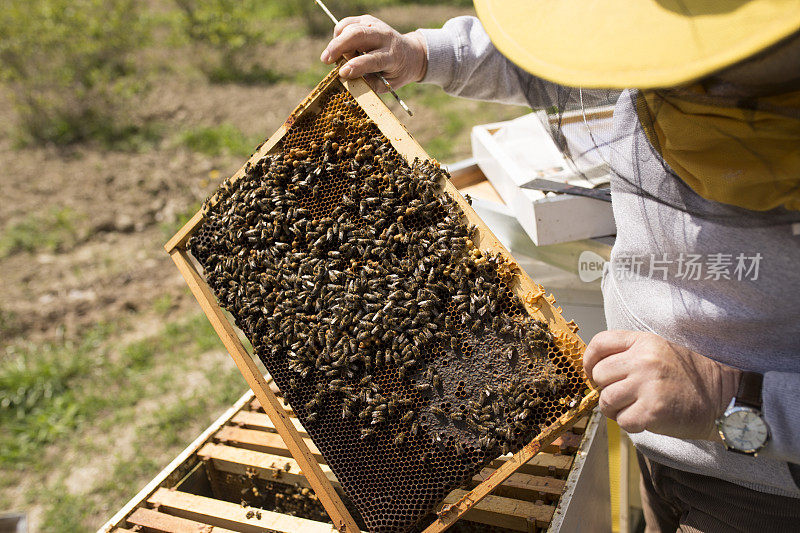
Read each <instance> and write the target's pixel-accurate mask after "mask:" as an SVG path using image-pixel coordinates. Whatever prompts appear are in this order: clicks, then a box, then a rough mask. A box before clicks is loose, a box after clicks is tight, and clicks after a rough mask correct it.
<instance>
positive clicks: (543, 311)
mask: <svg viewBox="0 0 800 533" xmlns="http://www.w3.org/2000/svg"><path fill="white" fill-rule="evenodd" d="M332 84H341V85H343V86H344V88H345V90H347V91H348V92H349V93H350V94H351V95H352V96H353V98H354V99H355V100H356V102H357V103H358V105H359V106H360V107H361V108H362V109H363V111H364V112H365V113H366V114H367V116H368V117H369V118H370V119H371V120H372V121H373V122H374V123H375V124H376V126H377V127H378V128H379V130H380V131H381V132H382V133H383V135H384V136H385V137H386V138H387V139H388V140H389V142H390V143H391V144H392V146H393V147H394V148H395V150H397V152H398V153H399V154H401V155H402V156H403V157H404V158H405V159H406V160H407V161H408V162H409V163H410V162H413V161H414V160H415V159H417V158H419V159H420V160H423V161H424V160H429V159H430V157H429V156H428V154H427V153H426V152H425V150H423V148H422V147H421V146H420V145H419V144H418V143H417V142H416V141H415V140H414V138H413V137H412V136H411V135H410V134H409V132H408V131H407V130H406V129H405V127H404V126H403V125H402V124H401V123H400V122H399V120H398V119H397V117H395V116H394V114H393V113H392V112H391V111H390V110H389V109H388V108H387V107H386V105H385V104H384V103H383V101H382V100H381V99H380V98H379V97H378V96H377V95H376V94H375V93H374V92H373V91H372V89H370V87H369V85H368V84H367V83H366V82H365V81H364V80H363V79H360V78H359V79H356V80H353V81H341V80H340V79H339V77H338V69H334V70H333V71H331V72H330V73H329V74H328V75H327V76H326V77H325V78H324V79H323V80H322V81H321V82H320V84H319V85H317V87H316V88H315V89H314V90H313V91H312V92H311V93H310V94H309V96H308V97H307V98H306V99H305V100H304V101H303V102H301V103H300V105H299V106H298V107H297V108H296V109H295V110H294V112H293V113H292V114H291V115H290V117H289V118H288V119H287V120H286V121H285V122H284V123H283V124H282V125H281V127H280V128H278V130H277V131H276V132H275V133H274V134H273V135H272V136H271V137H270V138H269V139H268V140H267V141H266V142H264V144H262V145H261V146H260V147H259V148H258V149H257V150H256V152H255V153H254V154H253V155H252V156H251V158H250V160H249V161H248V162H249V163H255V162H256V161H258V160H259V159H261V158H262V157H264V156H265V155H267V154H269V153H271V152H272V151H274V150H275V149H276V147H277V146H278V144H279V142H280V141H281V139H282V138H283V137H284V135H285V134H286V132H287V131H288V130H289V128H291V126H292V125H293V124H294V123H295V121H297V120H298V119H300V118H301V117H302V116H303V115H304V114H305V113H307V112H313V111H314V109H315V106H316V105H317V103H318V100H319V98H320V97H321V96H322V95H323V94H324V93H325V92H326V90H327V89H328V88H329V87H330V86H331V85H332ZM246 165H247V163H245V165H243V166H242V167H241V168H240V169H239V170H238V171H237V172H236V174H234V176H232V177H231V180H237V179H240V178H241V177H242V176H243V175H244V174H245V167H246ZM444 181H445V182H444V184H443V194H447V195H449V196H450V197H451V198H453V199H454V200H455V201H456V202H457V203H458V206H459V207H460V208H461V210H462V211H463V213H464V215H465V216H466V217H467V219H468V220H469V222H470V223H471V224H474V225H475V226H477V228H478V230H477V234H478V236H477V237H476V238H474V239H473V240H474V241H475V244H476V245H477V246H478V247H479V248H480V249H481V250H486V251H489V252H492V253H497V254H500V255H502V256H503V257H504V258H505V259H507V260H508V261H509V262H510V263H509V264H511V265H514V269H515V272H516V276H515V278H514V279H515V282H514V284H513V286H512V290H513V291H514V293H515V294H517V295H518V296H519V297H520V299H521V300H522V302H523V304H524V306H525V309H526V310H527V311H528V313H529V314H530V316H531V317H533V318H536V319H539V320H542V321H543V322H545V323H546V324H547V325H548V326H549V328H550V331H551V332H552V333H553V335H554V337H555V339H556V342H557V343H558V346H559V348H560V349H561V350H562V351H563V352H564V353H565V355H567V356H568V357H570V359H571V361H572V363H573V364H575V365H576V366H578V367H579V366H580V364H581V363H580V359H581V357H582V354H583V351H584V348H585V345H584V343H583V341H582V340H581V339H580V337H579V336H578V335H577V333H576V332H577V329H578V328H577V326H576V325H575V323H574V322H567V321H566V320H565V319H564V318H563V317H562V316H561V308H560V307H556V305H555V299H554V298H553V296H552V295H549V296H546V295H545V291H544V288H543V287H542V286H541V285H538V284H536V283H535V282H534V281H533V280H532V279H530V278H529V277H528V276H527V275H526V274H525V273H524V272H523V271H522V270H521V269H520V268H518V267H516V263H515V262H514V261H513V258H512V257H511V254H510V253H509V252H508V251H507V250H506V249H505V247H504V246H503V245H502V244H501V243H500V241H499V240H498V239H497V238H496V237H495V236H494V235H493V234H492V232H491V231H490V230H489V228H488V227H487V226H486V224H485V223H484V222H483V221H482V220H481V219H480V218H479V217H478V215H477V214H476V213H475V211H474V210H473V209H472V207H471V206H470V205H469V204H468V203H467V201H466V200H465V199H464V198H463V197H462V196H461V194H460V193H459V192H458V190H457V189H456V188H455V187H454V186H453V184H452V183H450V181H449V180H446V179H445V180H444ZM213 201H214V199H213V198H212V200H211V202H213ZM205 209H206V207H204V208H201V209H200V211H198V212H197V213H196V214H195V215H194V216H193V217H192V218H191V219H190V220H189V222H187V223H186V225H184V226H183V227H182V228H181V229H180V230H179V231H178V232H177V233H176V234H175V235H174V236H173V237H172V238H171V239H170V240H169V241H168V242H167V243H166V245H165V246H164V248H165V249H166V251H167V252H168V253H169V254H170V256H171V257H172V259H173V261H174V262H175V264H176V265H177V267H178V269H179V270H180V272H181V274H182V275H183V277H184V278H185V280H186V282H187V284H188V285H189V288H190V289H191V291H192V293H193V294H194V296H195V298H196V299H197V301H198V302H199V303H200V306H201V308H202V309H203V311H204V312H205V313H206V315H207V316H208V319H209V320H210V321H211V324H212V326H213V327H214V329H215V331H216V332H217V334H218V335H219V336H220V338H221V339H222V342H223V344H224V345H225V347H226V349H227V350H228V352H229V353H230V354H231V357H233V360H234V362H235V363H236V365H237V367H238V368H239V370H240V371H241V373H242V375H243V376H244V378H245V380H246V381H247V383H248V384H249V385H250V388H251V389H252V390H253V392H254V393H255V395H256V397H257V398H258V400H259V401H260V402H261V405H262V406H263V407H264V410H265V411H266V413H267V415H268V416H269V418H270V420H271V421H272V422H273V424H274V425H275V428H276V429H277V432H278V433H279V434H280V436H281V438H283V440H284V441H285V443H286V445H287V447H288V449H289V451H290V452H291V454H292V456H293V457H294V459H295V460H296V461H297V463H298V466H299V467H300V469H301V470H302V471H303V474H304V475H305V476H306V477H307V478H308V481H309V484H310V485H311V488H312V489H313V490H314V491H315V493H316V494H317V496H318V498H319V500H320V503H321V504H322V505H323V506H324V507H325V510H326V511H327V513H328V514H329V515H330V517H331V519H332V521H333V523H334V526H335V527H336V528H337V529H338V530H339V531H341V532H347V533H353V532H357V531H360V529H359V527H358V525H357V524H356V521H355V520H354V519H353V517H352V516H351V514H350V513H349V511H348V510H347V508H346V507H345V505H344V503H343V501H342V499H341V497H340V496H339V494H338V493H337V492H336V491H335V489H334V487H333V485H332V484H331V481H330V480H329V479H328V477H326V475H325V474H324V472H323V471H322V469H321V468H320V465H319V463H318V462H317V460H316V459H315V458H314V456H313V454H312V453H311V451H310V450H309V448H308V446H307V445H306V443H305V442H304V440H303V438H302V436H301V435H300V433H299V432H298V430H297V428H296V427H295V426H294V425H293V424H292V422H291V421H290V420H289V418H288V417H287V415H286V412H285V410H284V408H283V406H282V405H281V403H280V401H279V400H278V398H277V397H276V396H275V394H274V393H273V392H272V390H271V389H270V387H269V386H268V384H267V381H266V379H265V378H264V375H263V374H262V373H261V372H260V371H259V370H258V367H257V366H256V364H255V362H254V361H253V358H252V357H251V356H250V354H249V353H248V352H247V350H246V349H245V347H244V346H243V344H242V343H241V341H240V340H239V337H238V336H237V334H236V331H235V329H234V326H233V324H231V322H230V320H229V319H228V316H227V315H226V314H225V312H224V311H223V310H222V308H221V307H220V306H219V304H218V303H217V299H216V297H215V296H214V293H213V292H212V290H211V288H210V287H209V285H208V284H207V283H206V281H205V279H204V278H203V276H202V275H201V274H200V272H199V271H198V269H197V267H196V264H195V263H194V262H193V261H192V259H191V258H190V256H189V253H188V251H187V249H186V246H187V242H188V240H189V238H190V237H191V235H192V233H193V232H194V231H195V230H196V229H197V228H198V227H199V226H200V225H201V224H202V222H203V219H204V216H205V213H206V212H205ZM585 385H586V393H585V395H584V396H583V398H582V399H581V401H580V403H579V404H578V405H576V406H574V407H573V408H571V409H570V410H569V411H567V412H566V413H565V414H563V415H562V416H561V417H560V418H559V419H558V420H557V421H556V422H555V423H553V424H552V425H551V426H550V427H548V428H546V429H545V430H544V431H542V432H541V433H540V434H539V435H538V436H537V437H536V438H535V439H533V440H532V441H531V442H530V443H528V444H527V445H525V446H524V447H523V448H522V449H520V450H519V451H518V452H517V453H516V454H514V456H513V457H512V458H511V459H509V460H508V461H506V462H505V463H504V464H503V465H502V466H500V467H499V468H498V469H497V470H495V471H494V472H493V473H492V475H491V476H489V477H488V478H487V479H486V480H485V481H483V482H482V483H481V484H480V485H478V486H477V487H476V488H474V489H473V490H471V491H469V492H467V493H466V494H464V496H463V497H461V498H460V499H459V500H458V501H456V502H455V503H453V504H450V505H447V506H445V507H444V508H443V509H442V511H440V513H439V515H438V518H437V520H435V521H434V523H433V524H431V525H430V526H429V527H428V528H427V529H425V533H438V532H442V531H445V530H446V529H447V528H449V527H450V526H451V525H452V524H453V523H455V522H456V521H457V520H458V519H459V518H460V517H462V516H463V515H464V513H466V512H467V511H468V510H469V509H471V508H472V507H473V506H475V505H476V504H477V503H478V502H480V501H481V500H482V499H483V498H484V497H486V496H487V495H489V494H490V493H491V492H492V491H493V490H494V489H495V488H496V487H497V486H498V485H500V484H501V483H502V482H503V481H504V480H506V479H507V478H508V477H509V476H510V475H511V474H513V473H514V472H516V471H517V470H518V469H519V468H520V467H521V466H522V465H523V464H525V463H526V462H528V461H529V460H530V459H531V458H533V457H534V456H535V455H536V454H537V453H538V452H539V451H540V450H542V449H543V448H544V447H546V446H548V445H549V444H550V443H552V442H553V441H554V440H555V439H556V438H558V436H559V435H561V434H562V433H563V432H564V431H566V430H567V429H568V428H569V427H571V426H572V424H574V423H575V422H576V421H577V420H578V419H579V418H580V417H582V416H583V415H585V414H587V413H588V412H589V411H591V410H592V409H593V408H594V407H595V406H596V405H597V402H598V398H599V392H598V391H597V389H596V388H595V387H594V385H593V384H592V383H590V382H589V381H586V382H585Z"/></svg>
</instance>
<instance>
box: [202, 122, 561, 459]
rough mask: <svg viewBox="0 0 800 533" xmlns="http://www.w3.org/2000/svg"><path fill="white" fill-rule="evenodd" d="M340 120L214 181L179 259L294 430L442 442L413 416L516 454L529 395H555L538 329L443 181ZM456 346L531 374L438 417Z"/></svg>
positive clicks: (526, 428)
mask: <svg viewBox="0 0 800 533" xmlns="http://www.w3.org/2000/svg"><path fill="white" fill-rule="evenodd" d="M340 115H341V113H340V114H339V115H333V116H330V117H327V120H329V122H328V123H327V125H328V128H329V131H327V132H325V133H324V135H321V136H319V137H318V138H317V140H314V141H312V142H309V143H306V144H305V145H303V146H302V147H297V146H295V147H292V146H284V147H283V149H282V150H281V151H279V152H277V153H274V154H271V155H267V156H264V157H262V158H261V159H260V160H258V161H257V162H256V163H254V164H248V165H247V166H246V168H245V173H244V175H243V176H240V177H239V178H238V179H236V180H230V181H228V182H226V183H225V184H224V185H223V186H222V187H221V188H220V189H219V191H218V192H217V194H216V196H215V197H214V198H213V203H208V204H207V206H206V217H205V221H204V224H203V226H202V227H201V229H200V230H199V231H198V232H197V233H196V234H195V235H194V236H193V237H192V239H191V240H190V242H189V248H190V250H191V251H192V254H193V255H194V256H195V257H196V258H197V259H198V261H200V263H201V264H202V265H203V267H204V269H205V272H206V278H207V281H208V283H209V285H210V286H211V287H212V289H213V290H214V292H215V294H216V295H217V297H218V300H219V302H220V304H221V305H222V306H223V307H224V308H225V309H226V310H228V311H229V312H230V313H231V314H232V315H233V316H234V318H235V319H236V322H237V325H238V326H239V327H240V328H241V329H242V330H243V331H244V332H245V334H246V335H247V337H248V338H249V339H250V341H251V342H252V344H253V347H254V350H255V352H256V354H257V355H258V356H259V357H261V359H262V360H264V361H265V362H267V361H269V362H270V364H267V367H268V369H269V370H270V372H271V373H272V374H273V377H274V378H275V379H276V381H278V382H279V383H280V381H281V380H283V381H284V382H283V383H281V389H282V390H283V393H284V395H285V397H286V399H287V400H288V401H289V402H290V403H291V404H292V406H293V408H294V409H295V411H296V412H297V413H298V415H299V416H300V418H301V420H303V423H304V424H307V425H308V426H311V427H313V426H314V424H316V423H321V419H322V418H323V417H324V418H326V420H329V419H330V416H331V415H330V413H335V416H336V418H337V419H340V420H342V421H345V423H347V424H351V425H355V426H357V427H358V428H359V435H360V438H361V439H362V440H369V439H372V438H375V436H376V435H380V434H381V433H384V434H386V433H388V432H391V438H390V439H389V441H390V442H392V443H393V444H395V445H397V446H400V447H402V446H403V445H404V444H405V443H406V441H407V440H409V439H418V438H420V437H422V436H425V438H429V439H430V440H431V441H432V442H433V443H440V442H441V441H442V439H441V436H440V435H439V434H436V433H433V432H428V433H426V430H427V428H428V425H429V423H428V421H426V419H425V418H424V417H422V416H421V413H422V407H423V406H424V407H425V409H426V411H425V412H427V413H431V414H433V415H435V416H438V417H444V418H449V419H450V420H451V421H453V422H458V423H460V424H462V425H466V426H467V427H469V429H470V430H472V431H473V432H474V433H475V435H476V439H477V442H479V446H480V448H481V449H482V450H487V454H488V451H495V452H499V451H501V450H502V451H504V452H507V451H509V450H513V449H516V448H518V447H519V445H520V444H521V443H522V440H524V438H525V437H529V436H531V432H534V431H538V430H539V429H540V425H541V424H542V422H543V420H542V418H541V416H538V415H535V408H536V406H537V405H538V404H539V403H540V402H542V398H543V396H544V395H546V394H549V393H553V394H554V393H556V392H557V391H558V390H559V389H560V388H562V387H564V386H565V380H564V378H563V377H562V376H561V375H560V373H559V371H558V370H557V369H556V368H555V366H554V365H553V363H552V362H551V361H550V360H549V359H548V357H547V353H548V349H551V348H552V347H553V339H552V337H551V334H550V332H549V331H548V328H547V326H546V325H545V324H544V323H542V322H539V321H536V320H532V319H531V318H530V317H529V316H528V315H527V313H526V311H525V310H524V307H523V306H522V303H521V302H520V301H519V299H518V298H517V297H516V296H514V295H513V293H512V292H511V290H510V288H509V285H510V283H511V280H512V278H513V275H514V274H513V271H512V269H510V268H508V265H507V263H506V261H505V260H504V259H503V258H502V257H499V256H496V255H493V254H490V253H487V252H484V251H481V250H479V249H478V248H477V247H476V245H475V243H474V242H473V239H474V238H476V237H477V234H476V228H475V227H474V226H470V225H469V224H468V223H467V221H466V219H465V217H464V215H463V213H462V211H461V209H460V208H459V207H458V205H457V204H456V202H455V201H454V200H453V199H452V198H450V197H449V196H448V195H446V194H442V192H441V186H442V184H443V181H444V177H445V175H446V173H445V171H444V170H442V169H441V168H440V167H439V166H438V164H436V163H433V162H428V161H426V162H420V161H416V162H414V163H413V164H411V165H409V164H407V163H406V162H405V160H403V159H402V158H401V157H400V156H399V155H398V154H397V152H396V151H394V149H393V148H392V146H391V145H390V144H389V143H388V142H387V141H386V139H385V138H384V137H383V136H382V135H381V134H380V133H379V132H378V131H377V129H376V128H374V127H373V128H372V129H370V128H363V127H361V128H359V131H361V132H362V133H360V134H356V135H353V134H348V133H346V132H345V131H344V130H343V128H345V126H346V121H345V120H344V117H342V116H340ZM362 126H364V125H362ZM364 132H365V133H364ZM465 335H468V336H469V337H470V338H471V339H473V341H472V342H476V343H480V339H481V338H483V337H489V336H490V337H492V338H494V339H500V341H502V342H501V346H500V348H498V349H495V350H493V353H492V356H493V357H499V358H502V359H504V360H507V361H508V362H509V364H510V363H512V362H513V363H514V364H516V363H517V362H519V364H521V365H527V368H528V369H529V370H530V369H532V371H529V372H527V373H525V375H524V376H522V377H519V376H518V377H517V378H515V379H514V380H511V381H509V382H506V383H504V384H502V383H501V384H497V385H496V386H495V385H489V386H486V387H485V388H484V390H483V391H482V392H481V393H480V395H479V396H478V397H477V398H473V399H471V400H466V399H465V400H464V403H463V404H462V405H461V406H460V408H456V409H454V410H450V409H447V410H445V409H442V408H440V407H437V405H436V401H435V400H436V399H437V397H439V398H440V397H442V395H443V394H444V390H443V388H444V387H445V386H446V382H445V380H443V378H442V376H441V375H439V372H438V371H437V370H436V369H435V368H434V366H435V365H431V363H432V362H433V361H434V360H435V359H436V358H437V357H441V356H442V355H444V354H449V355H450V356H454V357H456V358H458V357H468V356H469V354H466V353H463V352H464V340H463V339H464V337H465ZM281 365H283V366H281ZM279 367H280V368H284V369H285V371H286V372H285V373H284V372H283V371H282V370H280V368H279ZM284 375H285V376H288V378H286V379H284V377H283V376H284ZM443 445H444V444H443ZM450 445H451V446H455V451H456V452H457V453H463V448H462V449H461V450H460V449H459V447H461V445H460V444H459V443H458V442H456V443H451V444H450Z"/></svg>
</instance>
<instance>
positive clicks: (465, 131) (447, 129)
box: [400, 84, 530, 162]
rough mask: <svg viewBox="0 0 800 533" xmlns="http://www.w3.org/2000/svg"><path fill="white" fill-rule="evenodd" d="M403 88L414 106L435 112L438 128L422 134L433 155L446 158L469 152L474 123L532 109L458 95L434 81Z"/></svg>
mask: <svg viewBox="0 0 800 533" xmlns="http://www.w3.org/2000/svg"><path fill="white" fill-rule="evenodd" d="M400 92H401V93H402V94H401V95H402V97H403V98H404V99H406V100H407V101H408V102H410V105H411V106H412V107H415V106H422V107H425V108H428V109H430V110H431V111H433V112H435V114H436V116H437V123H438V128H437V130H436V131H434V132H432V135H431V134H428V135H426V137H425V138H422V139H421V143H422V145H423V146H424V148H425V150H426V151H427V152H428V153H429V154H430V155H431V156H433V157H434V158H436V159H438V160H439V161H443V162H448V161H451V160H452V159H454V158H460V157H468V156H469V153H470V139H469V138H470V132H471V131H472V127H473V126H475V125H477V124H485V123H489V122H498V121H503V120H510V119H512V118H515V117H518V116H520V115H522V114H524V113H528V112H530V110H529V109H528V108H525V107H518V106H509V105H504V104H495V103H490V102H477V101H474V100H471V101H467V100H464V99H460V98H456V97H453V96H450V95H448V94H447V93H445V92H444V91H443V90H442V89H440V88H439V87H436V86H433V85H425V84H412V85H407V86H405V87H403V88H402V89H401V90H400Z"/></svg>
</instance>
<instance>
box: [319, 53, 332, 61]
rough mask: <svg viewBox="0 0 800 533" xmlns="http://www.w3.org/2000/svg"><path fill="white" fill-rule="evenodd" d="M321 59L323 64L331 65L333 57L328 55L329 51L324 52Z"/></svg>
mask: <svg viewBox="0 0 800 533" xmlns="http://www.w3.org/2000/svg"><path fill="white" fill-rule="evenodd" d="M319 58H320V59H321V60H322V62H323V63H329V62H330V60H331V55H330V54H329V53H328V51H327V50H324V51H323V52H322V55H321V56H319Z"/></svg>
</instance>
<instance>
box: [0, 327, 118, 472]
mask: <svg viewBox="0 0 800 533" xmlns="http://www.w3.org/2000/svg"><path fill="white" fill-rule="evenodd" d="M109 333H110V329H109V328H108V327H103V326H98V327H96V328H95V329H93V330H91V331H89V332H88V333H86V334H85V335H84V337H83V338H82V339H80V340H79V341H77V342H64V343H61V344H54V343H51V344H45V345H39V346H37V345H29V344H18V345H12V346H8V347H6V349H5V353H4V354H3V355H2V359H1V360H0V426H2V427H3V428H4V431H3V432H0V465H12V466H14V467H19V466H21V465H23V464H25V463H27V462H29V461H30V460H31V459H33V458H34V456H35V454H36V453H38V452H39V451H40V450H41V449H42V448H43V447H44V446H45V445H47V444H49V443H52V442H54V441H56V439H59V438H64V437H65V436H67V435H68V434H70V433H71V432H72V431H74V430H75V429H77V428H78V427H79V426H80V425H81V423H82V422H83V421H84V420H85V419H86V417H88V416H91V415H92V414H93V413H94V412H96V408H97V406H99V404H102V403H103V402H102V401H99V402H98V401H96V400H102V398H101V397H100V396H101V395H102V394H103V391H102V390H100V389H94V388H92V387H87V388H83V387H81V385H82V384H85V381H84V380H85V376H87V375H90V374H91V373H92V368H93V364H94V362H95V361H96V359H97V358H98V356H102V351H101V349H100V346H101V343H102V342H103V341H104V340H105V338H106V337H107V336H108V334H109Z"/></svg>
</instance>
